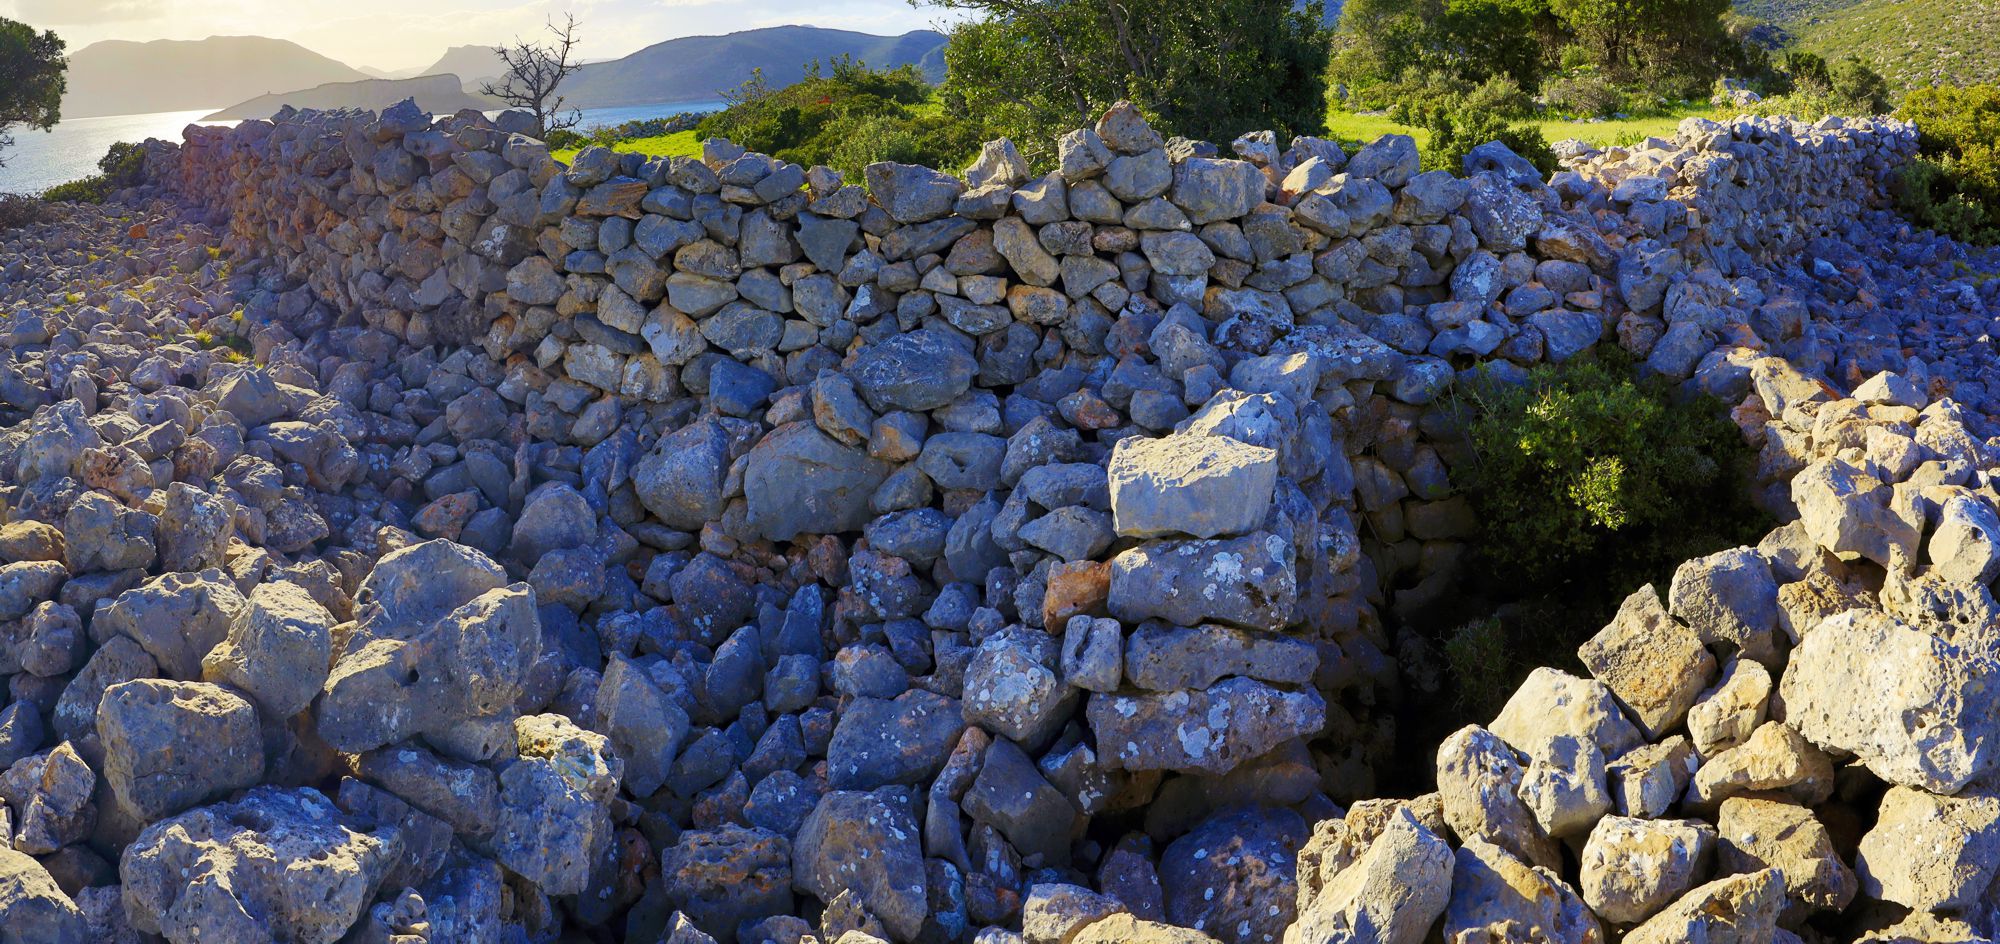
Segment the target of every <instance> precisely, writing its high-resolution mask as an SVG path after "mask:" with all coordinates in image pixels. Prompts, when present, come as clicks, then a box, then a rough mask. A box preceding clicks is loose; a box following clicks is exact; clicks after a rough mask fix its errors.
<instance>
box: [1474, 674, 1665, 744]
mask: <svg viewBox="0 0 2000 944" xmlns="http://www.w3.org/2000/svg"><path fill="white" fill-rule="evenodd" d="M1491 729H1492V732H1493V734H1494V735H1496V736H1498V737H1499V738H1500V739H1501V740H1503V741H1506V742H1507V743H1508V744H1509V745H1510V746H1512V747H1513V748H1514V749H1515V750H1517V751H1520V752H1521V753H1523V754H1527V755H1528V756H1530V757H1534V756H1538V755H1540V754H1541V753H1542V752H1543V751H1544V750H1545V749H1546V748H1547V746H1548V744H1549V743H1550V741H1552V740H1553V739H1555V738H1558V737H1563V736H1569V737H1573V738H1576V739H1577V740H1579V741H1582V742H1584V743H1587V744H1594V745H1597V748H1598V750H1599V752H1600V753H1602V754H1604V755H1606V756H1611V757H1615V756H1617V755H1619V754H1623V753H1625V752H1626V751H1627V750H1629V749H1631V748H1633V747H1636V746H1638V745H1639V744H1640V743H1642V742H1643V741H1644V740H1645V739H1644V738H1642V737H1640V736H1639V730H1638V729H1637V728H1635V727H1633V725H1632V722H1631V721H1629V720H1627V719H1626V718H1625V713H1624V712H1623V711H1622V710H1621V709H1620V708H1619V707H1618V702H1617V699H1616V698H1615V697H1613V695H1612V692H1611V689H1610V688H1609V687H1607V686H1606V685H1605V684H1604V683H1603V682H1599V681H1595V680H1592V679H1580V678H1577V677H1576V676H1573V675H1570V674H1568V673H1566V672H1563V671H1562V670H1560V669H1550V668H1540V669H1536V670H1535V671H1534V672H1532V673H1529V675H1528V679H1527V681H1525V682H1522V683H1521V687H1520V688H1518V689H1515V690H1514V694H1513V696H1512V697H1510V698H1508V699H1507V704H1506V706H1505V707H1503V708H1501V709H1500V716H1499V717H1497V718H1494V719H1493V724H1492V725H1491Z"/></svg>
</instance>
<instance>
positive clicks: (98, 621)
mask: <svg viewBox="0 0 2000 944" xmlns="http://www.w3.org/2000/svg"><path fill="white" fill-rule="evenodd" d="M247 608H248V604H247V602H246V601H245V600H244V599H243V595H242V594H241V593H238V592H237V590H236V585H235V584H234V583H231V582H230V581H229V579H228V578H227V577H226V576H224V575H223V573H222V571H220V570H206V571H202V572H201V573H198V574H166V575H163V576H160V577H155V578H153V579H151V580H148V581H146V582H145V583H144V584H141V585H140V586H138V587H136V588H134V589H131V590H127V591H125V592H124V593H121V594H119V595H118V597H117V599H114V600H113V601H111V605H110V606H109V607H107V608H105V610H104V612H102V613H101V614H98V615H97V616H96V617H94V618H93V619H92V626H91V630H92V632H93V633H94V634H96V635H97V637H98V638H104V637H107V636H110V635H112V634H114V633H115V634H119V635H123V636H127V637H130V638H131V639H132V640H134V641H135V642H137V643H139V645H141V646H143V647H145V649H146V652H147V653H148V654H150V655H152V657H153V658H154V659H155V660H157V661H158V662H159V665H160V669H161V670H162V671H164V672H166V673H167V674H168V675H169V676H171V677H173V678H177V679H181V680H183V681H193V680H196V679H199V678H201V677H202V659H203V658H205V657H206V656H207V655H208V653H209V650H211V649H214V648H215V646H216V645H217V644H218V643H221V642H222V641H223V639H224V638H225V637H227V635H228V634H229V632H230V628H231V627H232V626H234V625H236V624H237V623H238V621H240V620H241V619H242V618H243V616H244V611H245V610H246V609H247Z"/></svg>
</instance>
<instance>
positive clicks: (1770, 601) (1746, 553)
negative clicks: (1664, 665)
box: [1667, 547, 1782, 667]
mask: <svg viewBox="0 0 2000 944" xmlns="http://www.w3.org/2000/svg"><path fill="white" fill-rule="evenodd" d="M1667 599H1668V601H1669V603H1670V604H1671V607H1670V608H1671V609H1672V610H1673V614H1674V615H1675V616H1678V617H1680V618H1681V619H1684V620H1686V621H1687V624H1688V628H1689V629H1691V630H1693V631H1694V634H1695V636H1696V638H1698V639H1700V640H1701V641H1702V642H1703V643H1705V644H1709V645H1725V646H1730V647H1733V648H1734V649H1735V650H1736V651H1737V652H1740V653H1742V654H1743V655H1744V656H1745V657H1747V658H1751V659H1755V660H1757V661H1758V662H1761V663H1763V664H1764V665H1765V666H1767V667H1775V666H1777V665H1779V664H1780V662H1781V659H1782V655H1781V652H1780V649H1779V639H1780V636H1779V634H1778V583H1777V581H1776V580H1775V579H1774V578H1773V577H1772V576H1771V566H1770V564H1769V563H1768V562H1766V561H1765V560H1764V558H1763V557H1761V556H1759V555H1758V554H1757V552H1756V550H1754V549H1752V548H1747V547H1739V548H1735V549H1733V550H1727V551H1720V552H1718V553H1715V554H1710V555H1709V556H1707V557H1702V558H1697V559H1695V560H1691V561H1688V562H1687V563H1685V564H1682V565H1681V566H1680V568H1679V569H1677V570H1675V571H1674V581H1673V584H1672V586H1671V587H1669V588H1668V590H1667Z"/></svg>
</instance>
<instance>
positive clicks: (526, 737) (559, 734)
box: [493, 715, 623, 895]
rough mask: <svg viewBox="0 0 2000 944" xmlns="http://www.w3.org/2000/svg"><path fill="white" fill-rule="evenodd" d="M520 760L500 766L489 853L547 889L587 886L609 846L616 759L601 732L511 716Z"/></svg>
mask: <svg viewBox="0 0 2000 944" xmlns="http://www.w3.org/2000/svg"><path fill="white" fill-rule="evenodd" d="M513 728H514V732H515V735H516V737H517V738H518V739H519V743H518V750H519V753H520V759H518V760H516V761H514V762H512V763H510V764H508V765H506V767H505V768H503V769H502V770H501V771H500V798H499V799H500V805H499V816H498V819H497V820H496V821H495V823H494V830H493V857H494V858H496V859H498V860H500V864H502V865H505V866H506V867H507V868H509V869H511V870H512V871H514V872H515V873H517V874H519V875H520V876H521V877H523V878H525V879H527V880H529V881H531V882H533V883H535V884H536V885H537V886H539V887H540V888H541V889H542V890H543V891H544V892H547V893H548V894H551V895H574V894H577V893H579V892H581V891H583V890H584V889H585V888H587V887H589V884H590V877H591V872H592V870H593V869H594V868H596V867H597V864H598V863H599V862H601V861H603V859H604V858H605V856H606V855H608V854H609V850H610V847H611V839H612V836H611V831H612V825H611V811H610V803H611V798H612V796H613V795H614V794H616V793H617V791H618V781H619V778H620V776H621V775H622V773H623V770H622V763H621V762H620V761H619V760H618V758H617V757H616V756H615V755H614V754H612V752H611V748H610V743H609V742H608V741H607V740H606V739H605V738H604V736H603V735H601V734H596V733H593V732H590V731H585V730H583V729H581V728H578V727H577V726H576V725H575V724H572V723H571V722H570V720H569V719H568V718H565V717H563V716H562V715H530V716H526V717H522V718H518V719H515V721H514V725H513Z"/></svg>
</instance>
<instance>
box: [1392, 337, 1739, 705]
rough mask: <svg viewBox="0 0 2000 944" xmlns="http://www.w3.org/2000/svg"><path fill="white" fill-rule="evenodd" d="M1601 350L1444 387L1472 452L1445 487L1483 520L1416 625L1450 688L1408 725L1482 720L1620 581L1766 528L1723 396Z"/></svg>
mask: <svg viewBox="0 0 2000 944" xmlns="http://www.w3.org/2000/svg"><path fill="white" fill-rule="evenodd" d="M1600 351H1601V352H1602V353H1600V354H1598V355H1596V357H1597V358H1598V359H1594V360H1593V359H1580V360H1575V361H1571V362H1569V363H1567V364H1564V365H1556V366H1552V365H1544V366H1541V367H1538V368H1536V369H1534V370H1532V371H1530V373H1529V375H1528V379H1527V381H1526V382H1525V383H1520V384H1508V383H1502V382H1499V381H1497V380H1494V379H1491V378H1484V379H1481V380H1478V381H1474V382H1472V383H1469V384H1462V385H1460V387H1459V389H1458V390H1457V391H1455V393H1454V396H1455V398H1456V402H1455V403H1454V404H1453V405H1452V406H1453V409H1454V410H1455V412H1456V419H1457V421H1458V422H1460V423H1461V424H1463V429H1464V430H1465V433H1466V436H1467V439H1468V440H1469V444H1470V446H1471V451H1472V455H1473V460H1472V462H1471V464H1470V469H1469V473H1470V476H1469V478H1467V479H1465V480H1463V481H1461V482H1460V483H1459V484H1460V485H1461V486H1462V487H1463V488H1464V490H1465V494H1466V495H1467V498H1468V499H1469V500H1470V501H1471V502H1472V504H1473V507H1474V511H1475V514H1476V516H1477V518H1478V519H1479V522H1480V527H1481V533H1480V535H1479V536H1478V538H1477V539H1475V541H1474V542H1473V546H1472V555H1473V556H1472V558H1471V559H1470V561H1469V566H1468V569H1467V574H1468V579H1467V580H1466V581H1465V582H1464V583H1462V584H1461V586H1460V588H1459V592H1458V593H1457V594H1456V596H1455V598H1454V600H1453V601H1452V602H1451V603H1450V604H1449V605H1448V606H1447V612H1446V614H1445V615H1444V617H1443V618H1442V619H1441V620H1439V621H1438V623H1437V625H1436V626H1435V627H1433V628H1431V629H1429V630H1427V633H1428V634H1429V636H1428V639H1429V646H1430V651H1431V652H1432V653H1434V654H1435V656H1437V657H1439V658H1440V659H1441V660H1442V663H1443V668H1444V669H1445V670H1446V671H1447V672H1448V673H1449V682H1450V689H1449V690H1450V693H1451V695H1452V697H1451V698H1450V699H1448V700H1440V702H1439V703H1438V704H1437V705H1436V706H1434V709H1433V710H1432V711H1431V712H1430V714H1431V715H1434V717H1433V716H1427V717H1425V718H1422V719H1420V720H1419V721H1418V722H1416V723H1418V724H1429V725H1432V726H1435V727H1437V728H1438V729H1439V730H1438V732H1437V733H1438V734H1439V736H1442V734H1443V733H1447V732H1449V731H1450V730H1451V729H1453V728H1455V727H1457V726H1458V725H1460V724H1463V723H1465V722H1466V721H1467V720H1480V719H1484V718H1491V717H1492V716H1493V714H1494V713H1495V712H1497V711H1498V710H1499V709H1500V707H1501V705H1502V703H1503V702H1504V701H1505V699H1506V697H1507V695H1508V693H1509V692H1512V691H1513V690H1514V688H1515V687H1516V686H1517V685H1518V684H1519V683H1520V681H1521V680H1522V679H1523V678H1524V677H1525V676H1526V675H1527V673H1528V672H1529V671H1531V670H1532V669H1533V668H1534V667H1536V666H1543V665H1551V666H1571V665H1573V664H1574V662H1575V653H1576V649H1577V647H1578V646H1579V645H1581V644H1582V643H1583V641H1584V640H1586V639H1588V638H1590V636H1591V635H1593V634H1594V633H1596V632H1597V631H1598V630H1599V629H1601V628H1602V627H1603V626H1604V624H1605V623H1606V622H1608V621H1609V620H1610V619H1611V617H1612V615H1613V614H1615V613H1616V612H1617V609H1618V604H1619V603H1620V602H1621V601H1622V600H1623V599H1624V597H1625V595H1626V594H1628V593H1630V592H1631V591H1632V590H1634V589H1636V588H1638V587H1640V586H1642V585H1645V584H1647V583H1651V584H1653V585H1654V586H1656V587H1658V588H1661V589H1664V588H1665V587H1666V586H1667V585H1668V583H1669V582H1670V581H1671V579H1672V577H1673V572H1674V569H1675V568H1676V567H1677V566H1678V565H1679V564H1680V563H1681V562H1682V561H1686V560H1689V559H1691V558H1694V557H1699V556H1702V555H1705V554H1710V553H1714V552H1715V551H1718V550H1722V549H1725V548H1729V547H1736V546H1739V545H1743V544H1754V543H1756V541H1757V540H1758V539H1759V538H1760V537H1761V536H1762V535H1763V533H1764V532H1765V530H1766V529H1767V528H1768V526H1769V521H1768V519H1767V518H1766V517H1765V516H1764V515H1763V514H1762V513H1761V512H1759V511H1757V510H1756V509H1755V508H1754V507H1753V506H1752V505H1751V503H1750V501H1749V499H1748V495H1747V488H1746V485H1747V478H1746V476H1747V473H1748V471H1749V468H1750V464H1751V462H1752V456H1751V453H1750V450H1749V448H1748V447H1747V446H1745V445H1744V444H1743V441H1742V438H1741V435H1740V434H1739V433H1738V432H1737V430H1736V428H1735V426H1734V425H1733V424H1731V423H1730V422H1729V420H1728V419H1727V418H1726V414H1725V408H1724V406H1723V404H1722V403H1720V402H1719V401H1716V400H1714V399H1712V398H1707V397H1702V398H1698V399H1687V398H1682V397H1680V396H1678V394H1677V391H1676V389H1675V387H1674V386H1673V385H1672V384H1669V383H1667V382H1665V381H1663V380H1659V379H1657V378H1654V379H1639V378H1636V377H1635V376H1634V373H1633V365H1632V364H1631V363H1630V361H1629V358H1628V357H1626V356H1625V355H1623V354H1622V352H1620V351H1618V350H1617V349H1615V348H1611V347H1609V346H1605V347H1601V348H1600ZM1454 472H1455V474H1456V472H1457V470H1456V469H1455V470H1454Z"/></svg>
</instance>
